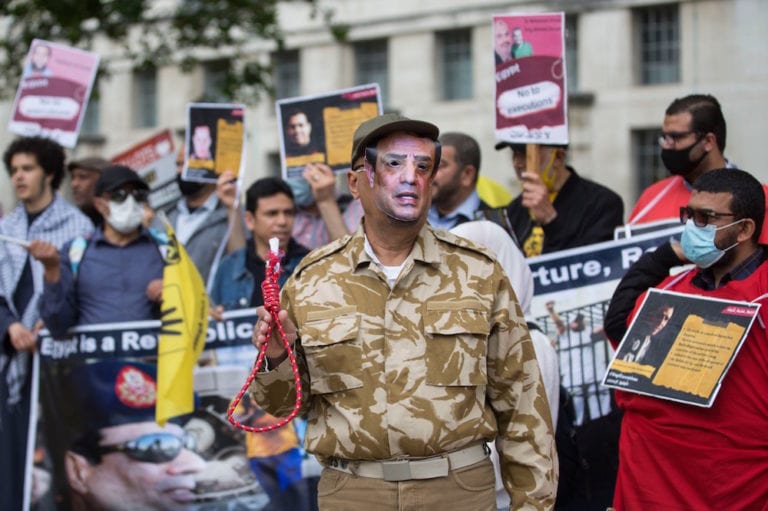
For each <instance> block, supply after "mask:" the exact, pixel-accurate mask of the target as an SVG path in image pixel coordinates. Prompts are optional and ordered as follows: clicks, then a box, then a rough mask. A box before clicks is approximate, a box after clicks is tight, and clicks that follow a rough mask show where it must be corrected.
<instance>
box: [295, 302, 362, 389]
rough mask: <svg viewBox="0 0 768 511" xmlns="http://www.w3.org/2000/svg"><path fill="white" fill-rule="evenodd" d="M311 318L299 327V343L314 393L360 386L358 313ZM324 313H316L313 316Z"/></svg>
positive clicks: (310, 316) (360, 356) (360, 349)
mask: <svg viewBox="0 0 768 511" xmlns="http://www.w3.org/2000/svg"><path fill="white" fill-rule="evenodd" d="M339 312H342V315H340V316H336V317H332V318H323V317H321V318H318V319H314V318H313V314H312V313H310V314H309V316H308V318H307V321H306V322H305V323H304V325H302V328H301V346H302V348H303V350H304V354H305V356H306V360H307V368H308V369H309V376H310V379H311V389H312V393H313V394H327V393H330V392H341V391H344V390H350V389H356V388H359V387H362V386H363V380H362V367H361V365H362V360H363V348H362V340H361V339H360V338H359V334H360V316H358V315H357V314H355V313H354V312H352V313H349V314H343V311H333V313H335V314H338V313H339ZM318 315H319V316H322V315H323V314H322V313H320V312H318V313H315V314H314V316H315V318H316V317H317V316H318Z"/></svg>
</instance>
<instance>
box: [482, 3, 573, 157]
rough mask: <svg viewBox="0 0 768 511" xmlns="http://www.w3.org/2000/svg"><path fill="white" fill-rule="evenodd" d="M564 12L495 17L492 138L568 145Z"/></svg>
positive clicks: (517, 141) (513, 141) (515, 141)
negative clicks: (494, 102)
mask: <svg viewBox="0 0 768 511" xmlns="http://www.w3.org/2000/svg"><path fill="white" fill-rule="evenodd" d="M564 20H565V16H564V14H563V13H561V12H560V13H545V14H525V15H504V16H494V17H493V40H494V60H495V63H496V66H495V80H496V109H495V110H496V139H497V140H501V141H506V142H512V143H519V144H525V143H538V144H567V143H568V88H567V83H566V72H565V69H566V67H565V49H564V48H565V43H564Z"/></svg>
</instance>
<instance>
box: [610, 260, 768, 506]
mask: <svg viewBox="0 0 768 511" xmlns="http://www.w3.org/2000/svg"><path fill="white" fill-rule="evenodd" d="M696 273H697V272H696V271H691V272H689V273H688V274H687V275H685V276H683V277H682V278H681V280H680V281H678V282H674V278H675V277H670V278H668V279H666V280H665V281H664V282H662V283H661V284H660V285H659V286H658V287H659V288H665V289H669V290H672V291H678V292H683V293H690V294H698V295H706V296H711V297H717V298H724V299H731V300H742V301H753V300H755V299H757V298H758V297H760V296H763V298H762V299H761V300H760V303H762V304H763V307H761V309H760V312H759V318H761V319H762V322H763V325H766V326H768V296H764V295H765V294H766V293H768V263H763V264H762V265H761V266H760V267H759V268H758V269H757V270H756V271H755V272H754V273H753V274H752V275H750V276H749V277H748V278H746V279H744V280H732V281H730V282H728V283H727V284H725V285H723V286H722V287H720V288H718V289H716V290H713V291H703V290H702V289H700V288H697V287H695V286H694V285H693V284H691V279H692V278H693V276H694V275H696ZM667 286H668V287H667ZM642 300H643V296H640V297H639V298H638V300H637V302H636V306H635V310H634V311H633V313H632V316H634V315H635V314H636V313H637V309H638V305H639V304H641V303H642ZM630 319H631V318H630ZM765 328H766V327H764V326H762V325H761V324H760V321H759V320H756V321H755V322H754V324H753V325H752V329H751V330H750V332H749V335H748V336H747V339H746V340H745V341H744V344H743V346H742V348H741V350H740V351H739V353H738V355H737V357H736V359H735V361H734V362H733V365H732V366H731V368H730V370H729V371H728V373H727V374H726V376H725V378H724V379H723V383H722V387H721V389H720V392H719V394H718V396H717V398H716V399H715V402H714V404H713V406H712V407H711V408H700V407H696V406H692V405H684V404H681V403H675V402H672V401H666V400H662V399H655V398H651V397H647V396H642V395H639V394H632V393H629V392H621V391H617V392H616V401H617V403H618V404H619V406H620V407H622V408H623V409H624V418H623V421H622V429H621V437H620V440H619V472H618V478H617V481H616V491H615V493H614V507H615V508H616V509H617V510H618V511H634V510H650V509H652V510H709V509H712V510H720V509H728V510H730V509H734V510H735V509H739V510H761V511H766V510H768V335H767V334H766V329H765Z"/></svg>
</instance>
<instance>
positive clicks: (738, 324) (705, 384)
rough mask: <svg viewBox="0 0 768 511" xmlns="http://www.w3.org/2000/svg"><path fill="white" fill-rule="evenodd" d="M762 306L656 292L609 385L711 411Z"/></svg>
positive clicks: (619, 354)
mask: <svg viewBox="0 0 768 511" xmlns="http://www.w3.org/2000/svg"><path fill="white" fill-rule="evenodd" d="M759 308H760V305H759V304H756V303H748V302H736V301H731V300H720V299H716V298H709V297H703V296H697V295H690V294H684V293H675V292H671V291H663V290H659V289H651V290H649V292H648V293H647V294H646V296H645V299H644V300H643V303H642V305H641V306H640V308H639V309H638V311H637V314H636V315H635V317H634V318H633V320H632V324H631V325H630V326H629V329H628V330H627V333H626V335H625V336H624V338H623V339H622V341H621V344H619V347H618V349H617V350H616V356H615V357H614V359H613V360H612V361H611V363H610V365H609V367H608V372H607V373H606V375H605V378H604V380H603V384H604V385H606V386H608V387H612V388H615V389H619V390H625V391H628V392H636V393H638V394H645V395H648V396H653V397H658V398H661V399H668V400H671V401H677V402H680V403H687V404H691V405H697V406H704V407H710V406H712V404H713V403H714V401H715V398H716V397H717V393H718V391H719V390H720V384H721V383H722V381H723V378H725V377H726V374H727V372H728V369H729V368H730V366H731V363H732V362H733V360H734V359H735V358H736V356H737V354H738V352H739V348H741V345H742V344H743V343H744V339H746V337H747V334H748V333H749V329H750V328H751V327H752V323H753V322H754V320H755V317H756V316H757V313H758V310H759Z"/></svg>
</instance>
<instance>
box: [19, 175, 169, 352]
mask: <svg viewBox="0 0 768 511" xmlns="http://www.w3.org/2000/svg"><path fill="white" fill-rule="evenodd" d="M148 195H149V187H148V186H147V184H146V183H145V182H144V181H143V180H142V179H141V177H139V175H138V174H137V173H136V172H134V171H133V170H132V169H130V168H128V167H124V166H120V165H116V166H112V167H108V168H106V169H105V170H104V172H102V174H101V176H99V180H98V181H97V182H96V196H95V197H94V206H95V207H96V209H97V211H98V212H99V213H100V214H101V216H102V217H103V219H104V221H103V222H102V225H101V228H100V229H97V230H96V232H95V233H94V235H93V237H91V238H90V239H85V238H75V239H74V240H72V241H71V242H69V243H66V244H65V245H64V246H63V248H62V249H61V251H57V250H56V248H55V247H53V246H52V245H50V246H42V245H41V246H39V247H36V249H35V252H34V253H32V255H33V256H34V257H36V258H37V259H38V260H39V261H40V262H42V263H43V267H44V268H45V271H44V279H43V280H44V283H45V284H44V289H43V296H42V299H41V300H40V315H41V317H42V318H43V320H44V321H45V325H46V326H47V327H48V329H49V330H50V331H51V333H52V334H53V336H54V337H56V338H62V337H63V336H64V335H65V334H66V331H67V330H68V329H69V328H71V327H73V326H76V325H91V324H96V323H113V322H122V321H140V320H149V319H158V318H159V314H160V307H159V303H160V297H161V294H162V289H163V281H162V277H163V266H164V260H163V256H162V255H161V253H160V250H159V249H158V243H159V242H161V240H160V237H159V236H158V235H155V234H154V233H153V232H151V231H149V230H147V229H146V228H144V226H143V225H142V221H143V219H144V208H145V206H146V204H147V199H148Z"/></svg>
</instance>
